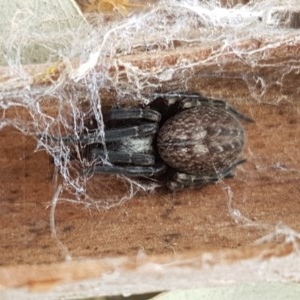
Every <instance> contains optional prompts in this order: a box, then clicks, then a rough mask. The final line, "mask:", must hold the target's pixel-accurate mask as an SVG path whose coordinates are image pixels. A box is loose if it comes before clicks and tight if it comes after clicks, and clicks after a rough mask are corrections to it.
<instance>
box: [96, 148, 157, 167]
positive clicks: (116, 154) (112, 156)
mask: <svg viewBox="0 0 300 300" xmlns="http://www.w3.org/2000/svg"><path fill="white" fill-rule="evenodd" d="M90 155H91V160H92V161H94V160H96V159H97V158H98V157H104V156H105V151H104V150H103V149H100V148H94V149H91V151H90ZM107 156H108V160H109V162H110V163H112V164H132V165H137V166H153V165H154V164H155V156H154V155H152V154H144V153H139V152H129V153H127V152H123V151H113V150H108V151H107Z"/></svg>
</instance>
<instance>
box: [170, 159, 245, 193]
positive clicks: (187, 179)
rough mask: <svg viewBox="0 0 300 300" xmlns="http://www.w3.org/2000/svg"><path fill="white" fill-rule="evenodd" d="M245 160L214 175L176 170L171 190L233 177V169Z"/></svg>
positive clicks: (171, 182)
mask: <svg viewBox="0 0 300 300" xmlns="http://www.w3.org/2000/svg"><path fill="white" fill-rule="evenodd" d="M245 161H246V160H245V159H241V160H238V161H236V162H234V163H233V164H232V165H230V166H229V167H227V168H224V169H223V170H221V172H220V173H216V174H215V175H212V176H203V175H191V174H186V173H181V172H176V173H175V175H174V177H173V178H172V180H171V181H170V182H169V183H168V187H169V188H170V189H171V190H178V189H182V188H185V187H195V186H203V185H206V184H209V183H214V182H218V181H219V180H221V179H224V178H232V177H233V176H234V173H233V170H234V169H235V168H236V167H237V166H238V165H240V164H242V163H244V162H245Z"/></svg>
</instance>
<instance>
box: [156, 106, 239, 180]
mask: <svg viewBox="0 0 300 300" xmlns="http://www.w3.org/2000/svg"><path fill="white" fill-rule="evenodd" d="M244 143H245V133H244V129H243V127H242V125H241V124H240V122H239V121H238V119H237V118H236V117H235V116H234V115H232V114H231V113H230V112H228V111H226V110H224V109H220V108H218V107H213V106H197V107H194V108H190V109H186V110H184V111H182V112H180V113H178V114H176V115H174V116H173V117H171V118H170V119H168V120H167V121H166V122H165V123H164V124H163V126H162V127H161V129H160V131H159V133H158V137H157V147H158V152H159V155H160V157H161V158H162V159H163V160H164V162H165V163H166V164H168V165H169V166H171V167H172V168H174V169H176V170H177V171H179V172H184V173H187V174H197V175H203V176H210V175H213V174H216V173H218V172H220V171H221V170H222V169H224V168H227V167H230V166H231V165H232V164H233V163H234V162H235V161H236V160H237V159H238V156H239V154H240V153H241V151H242V149H243V146H244Z"/></svg>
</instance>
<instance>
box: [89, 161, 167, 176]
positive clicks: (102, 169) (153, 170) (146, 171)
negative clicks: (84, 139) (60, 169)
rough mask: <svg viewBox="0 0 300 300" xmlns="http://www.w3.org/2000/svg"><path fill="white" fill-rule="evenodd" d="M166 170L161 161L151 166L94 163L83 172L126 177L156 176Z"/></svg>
mask: <svg viewBox="0 0 300 300" xmlns="http://www.w3.org/2000/svg"><path fill="white" fill-rule="evenodd" d="M165 171H166V165H165V164H164V163H162V162H159V163H156V164H154V165H153V166H113V165H111V166H108V165H94V166H93V167H91V168H89V169H87V170H86V171H85V172H84V173H85V174H90V175H93V174H95V173H101V174H105V173H106V174H118V175H125V176H128V177H141V176H149V177H152V176H158V175H161V174H163V173H164V172H165Z"/></svg>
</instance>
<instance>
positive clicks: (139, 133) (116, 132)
mask: <svg viewBox="0 0 300 300" xmlns="http://www.w3.org/2000/svg"><path fill="white" fill-rule="evenodd" d="M157 130H158V124H157V123H145V124H141V125H136V126H130V127H124V128H118V129H107V130H105V141H106V142H112V141H118V140H120V139H122V138H128V137H143V136H149V135H154V134H155V133H156V132H157Z"/></svg>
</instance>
